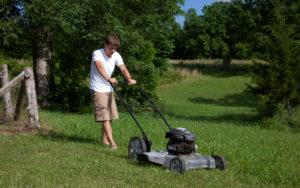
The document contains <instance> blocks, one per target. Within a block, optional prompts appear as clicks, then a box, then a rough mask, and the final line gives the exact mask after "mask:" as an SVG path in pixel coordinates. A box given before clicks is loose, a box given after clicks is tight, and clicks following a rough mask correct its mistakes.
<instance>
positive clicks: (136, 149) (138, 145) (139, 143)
mask: <svg viewBox="0 0 300 188" xmlns="http://www.w3.org/2000/svg"><path fill="white" fill-rule="evenodd" d="M146 151H147V147H146V143H145V141H144V139H142V138H141V137H139V136H135V137H133V138H131V140H130V141H129V145H128V157H129V158H130V159H135V160H138V156H137V154H141V153H144V152H146Z"/></svg>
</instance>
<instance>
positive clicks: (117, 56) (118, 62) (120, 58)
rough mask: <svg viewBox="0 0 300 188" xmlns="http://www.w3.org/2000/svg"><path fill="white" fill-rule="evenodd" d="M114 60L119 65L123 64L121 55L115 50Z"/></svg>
mask: <svg viewBox="0 0 300 188" xmlns="http://www.w3.org/2000/svg"><path fill="white" fill-rule="evenodd" d="M115 54H116V55H115V62H116V65H117V66H118V67H119V66H120V65H123V64H124V62H123V58H122V57H121V55H120V54H119V53H117V52H115Z"/></svg>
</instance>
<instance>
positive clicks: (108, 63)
mask: <svg viewBox="0 0 300 188" xmlns="http://www.w3.org/2000/svg"><path fill="white" fill-rule="evenodd" d="M95 61H100V62H101V63H102V66H103V68H104V69H105V71H106V73H107V74H108V76H109V77H111V75H112V73H113V71H114V69H115V65H117V66H118V67H119V66H120V65H122V64H124V62H123V59H122V57H121V55H120V54H119V53H118V52H115V53H113V54H112V56H111V58H108V57H107V55H106V54H105V52H104V49H103V48H102V49H100V50H95V51H94V52H93V56H92V62H91V74H90V86H89V88H90V89H92V90H94V91H97V92H101V93H104V92H112V90H113V89H112V87H111V86H110V84H109V82H108V81H106V80H105V79H104V78H103V77H102V76H101V74H100V73H99V72H98V70H97V67H96V65H95Z"/></svg>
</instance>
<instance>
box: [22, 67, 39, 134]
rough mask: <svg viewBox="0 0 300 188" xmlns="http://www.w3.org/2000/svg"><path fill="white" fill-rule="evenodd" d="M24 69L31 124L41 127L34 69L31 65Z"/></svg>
mask: <svg viewBox="0 0 300 188" xmlns="http://www.w3.org/2000/svg"><path fill="white" fill-rule="evenodd" d="M23 70H24V72H25V75H24V78H25V90H26V93H27V101H28V107H27V110H28V115H29V126H30V127H37V128H40V122H39V115H38V105H37V99H36V91H35V83H34V77H33V71H32V68H31V67H25V68H24V69H23Z"/></svg>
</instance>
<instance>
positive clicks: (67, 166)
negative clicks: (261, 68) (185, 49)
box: [0, 65, 300, 187]
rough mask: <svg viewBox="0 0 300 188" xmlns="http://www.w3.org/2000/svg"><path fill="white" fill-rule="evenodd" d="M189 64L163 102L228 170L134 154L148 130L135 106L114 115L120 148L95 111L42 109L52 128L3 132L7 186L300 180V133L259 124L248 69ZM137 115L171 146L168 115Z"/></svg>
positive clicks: (162, 91)
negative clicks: (133, 143) (132, 145)
mask: <svg viewBox="0 0 300 188" xmlns="http://www.w3.org/2000/svg"><path fill="white" fill-rule="evenodd" d="M181 68H182V67H181ZM184 68H185V69H186V71H191V72H192V71H194V70H197V73H195V74H191V75H188V76H185V79H184V80H182V81H180V82H175V83H170V84H164V85H162V86H161V87H160V88H159V89H158V93H159V97H160V99H161V102H160V106H161V109H162V110H163V112H164V114H165V116H166V118H167V120H168V121H169V123H170V124H171V126H172V127H185V128H187V129H189V130H190V131H192V132H193V133H194V134H196V135H197V141H196V144H197V145H198V147H199V149H198V153H201V154H203V155H210V154H211V152H214V153H215V154H220V155H222V156H224V157H225V158H226V160H227V163H228V164H227V169H226V170H225V171H220V170H204V169H199V170H191V171H186V172H185V174H183V175H182V174H174V173H172V172H171V171H170V170H169V169H167V168H162V167H160V166H157V165H152V164H148V163H139V162H136V161H131V160H129V159H128V157H127V146H128V142H129V140H130V138H131V137H133V136H140V135H141V133H140V131H139V130H138V128H137V126H136V125H135V123H134V122H133V120H132V119H131V117H130V116H129V114H128V113H125V112H120V119H119V120H117V121H114V122H113V131H114V132H113V133H114V137H115V140H116V143H117V144H118V147H119V150H117V151H112V150H110V149H109V148H108V147H106V146H104V145H102V144H101V143H100V133H101V132H100V131H101V127H100V126H99V125H98V124H95V123H94V122H93V115H92V114H75V113H73V114H72V113H64V112H56V111H44V110H42V111H40V120H41V124H42V126H43V130H45V129H46V130H50V131H48V132H47V131H42V132H41V133H40V134H37V135H35V136H31V135H27V134H18V135H14V136H8V135H6V134H2V135H0V187H299V186H300V179H299V177H300V143H299V139H300V133H297V132H293V131H290V130H284V131H278V130H267V129H262V128H261V127H260V126H259V121H258V120H257V118H258V115H257V113H256V111H255V105H256V100H255V98H254V97H253V96H251V95H250V94H249V93H248V92H247V90H246V88H247V86H246V84H247V83H250V77H249V75H248V74H247V69H246V68H244V67H239V66H233V67H231V68H229V69H222V68H220V67H214V66H212V67H205V66H199V65H189V66H185V67H184ZM181 70H182V69H181ZM137 117H138V119H139V121H140V122H141V124H142V125H143V128H144V129H145V132H146V133H147V135H148V136H149V138H150V139H151V141H152V142H153V149H155V150H159V149H165V147H166V143H167V140H166V139H165V138H164V131H165V130H164V129H163V128H164V127H161V126H163V122H162V121H161V120H159V119H157V117H155V116H154V117H153V116H151V115H150V114H149V113H144V114H139V115H137ZM0 126H2V127H5V126H4V125H0ZM5 128H7V127H5Z"/></svg>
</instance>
